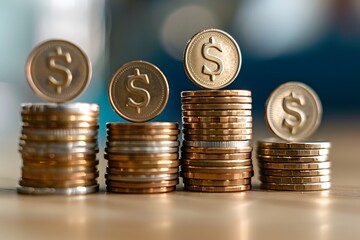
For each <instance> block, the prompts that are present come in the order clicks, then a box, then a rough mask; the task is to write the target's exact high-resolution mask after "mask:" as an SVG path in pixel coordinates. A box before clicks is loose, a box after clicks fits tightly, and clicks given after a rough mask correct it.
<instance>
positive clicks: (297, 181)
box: [260, 175, 330, 184]
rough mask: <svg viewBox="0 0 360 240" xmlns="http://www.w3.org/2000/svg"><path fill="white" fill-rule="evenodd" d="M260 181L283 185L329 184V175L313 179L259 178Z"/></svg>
mask: <svg viewBox="0 0 360 240" xmlns="http://www.w3.org/2000/svg"><path fill="white" fill-rule="evenodd" d="M260 180H261V181H262V182H269V183H284V184H293V183H295V184H303V183H319V182H330V175H324V176H314V177H278V176H260Z"/></svg>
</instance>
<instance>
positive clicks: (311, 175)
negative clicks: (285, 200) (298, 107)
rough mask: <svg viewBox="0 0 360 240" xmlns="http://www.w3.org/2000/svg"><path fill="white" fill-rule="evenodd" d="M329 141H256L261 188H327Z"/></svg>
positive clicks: (303, 189) (301, 189) (328, 178)
mask: <svg viewBox="0 0 360 240" xmlns="http://www.w3.org/2000/svg"><path fill="white" fill-rule="evenodd" d="M329 148H330V143H329V142H322V141H316V142H315V141H314V142H285V141H280V140H277V139H265V140H262V141H259V142H258V150H257V152H258V160H259V167H260V174H261V176H260V180H261V181H262V185H261V186H262V188H265V189H271V190H287V191H307V190H325V189H329V188H330V186H331V183H330V161H329V157H328V154H329Z"/></svg>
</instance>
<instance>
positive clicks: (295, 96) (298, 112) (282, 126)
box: [265, 82, 322, 141]
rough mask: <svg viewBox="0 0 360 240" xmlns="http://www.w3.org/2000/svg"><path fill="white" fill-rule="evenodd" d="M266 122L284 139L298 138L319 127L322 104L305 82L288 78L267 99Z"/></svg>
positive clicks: (292, 139) (300, 138)
mask: <svg viewBox="0 0 360 240" xmlns="http://www.w3.org/2000/svg"><path fill="white" fill-rule="evenodd" d="M265 109H266V113H265V117H266V122H267V124H268V125H269V127H270V129H271V131H273V132H274V134H275V135H277V136H278V137H280V138H282V139H284V140H286V141H301V140H302V139H305V138H307V137H309V136H310V135H311V134H313V133H314V132H315V130H316V129H317V128H318V126H319V124H320V121H321V115H322V107H321V102H320V99H319V98H318V96H317V95H316V93H315V92H314V91H313V90H312V89H311V88H310V87H309V86H307V85H305V84H303V83H299V82H288V83H285V84H283V85H281V86H279V87H278V88H277V89H275V90H274V91H273V92H272V93H271V94H270V96H269V98H268V99H267V101H266V106H265Z"/></svg>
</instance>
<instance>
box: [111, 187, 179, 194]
mask: <svg viewBox="0 0 360 240" xmlns="http://www.w3.org/2000/svg"><path fill="white" fill-rule="evenodd" d="M106 191H108V192H112V193H133V194H143V193H144V194H145V193H166V192H172V191H175V186H173V187H154V188H120V187H111V186H107V187H106Z"/></svg>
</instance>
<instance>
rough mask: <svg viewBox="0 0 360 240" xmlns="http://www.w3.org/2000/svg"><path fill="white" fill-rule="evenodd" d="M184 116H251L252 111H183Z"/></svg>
mask: <svg viewBox="0 0 360 240" xmlns="http://www.w3.org/2000/svg"><path fill="white" fill-rule="evenodd" d="M182 114H183V116H196V117H198V116H210V117H219V116H226V117H228V116H251V110H203V111H201V110H200V111H192V110H191V111H182Z"/></svg>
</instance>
